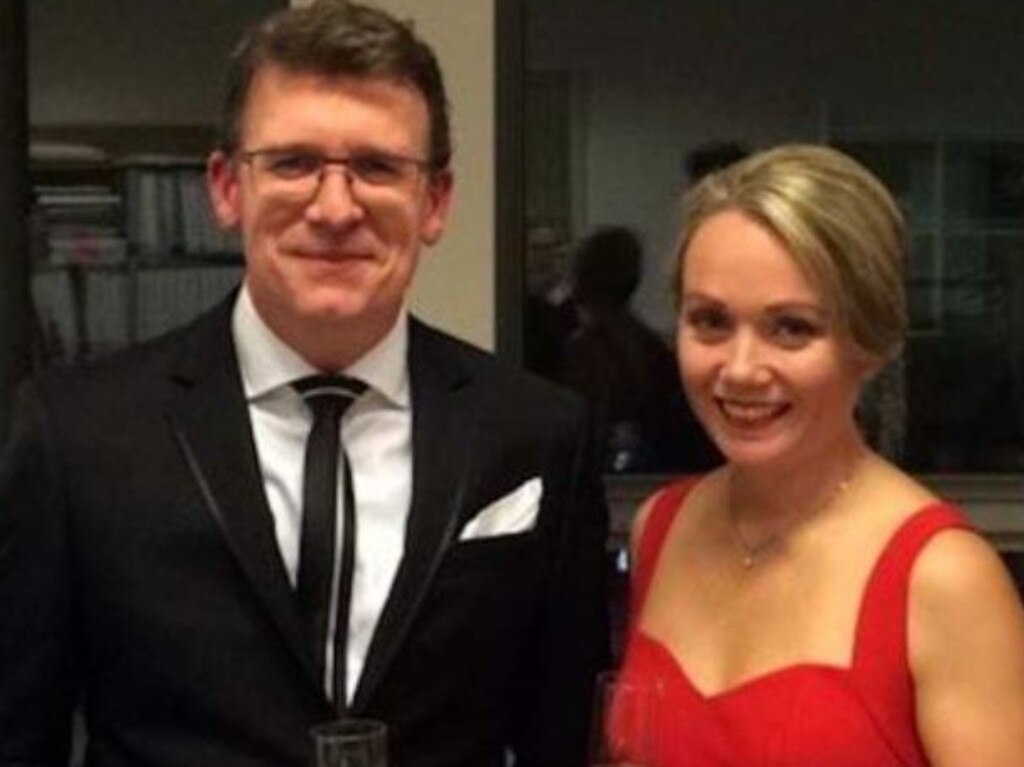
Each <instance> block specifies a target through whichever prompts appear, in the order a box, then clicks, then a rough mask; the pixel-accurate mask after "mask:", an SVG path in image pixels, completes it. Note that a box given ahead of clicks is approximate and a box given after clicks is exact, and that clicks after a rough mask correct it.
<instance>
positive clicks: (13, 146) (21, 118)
mask: <svg viewBox="0 0 1024 767" xmlns="http://www.w3.org/2000/svg"><path fill="white" fill-rule="evenodd" d="M25 50H26V47H25V4H24V0H4V2H2V3H0V441H2V439H3V437H4V436H5V435H6V433H7V430H8V425H9V424H8V421H9V415H10V404H11V397H12V395H13V392H14V388H15V386H16V385H17V382H18V381H19V380H21V378H22V377H24V376H25V375H26V374H27V373H28V370H29V365H30V351H29V350H30V333H29V317H30V302H29V295H28V291H29V288H28V285H29V280H28V268H29V265H28V216H27V213H28V168H27V151H26V146H27V142H28V127H27V124H28V101H27V92H26V73H25V69H26V67H25V59H26V56H25Z"/></svg>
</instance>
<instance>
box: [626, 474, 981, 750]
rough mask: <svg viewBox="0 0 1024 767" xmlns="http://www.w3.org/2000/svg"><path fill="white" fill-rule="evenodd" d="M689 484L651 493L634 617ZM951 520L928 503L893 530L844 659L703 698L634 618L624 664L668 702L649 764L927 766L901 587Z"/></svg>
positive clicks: (955, 515)
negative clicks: (847, 661)
mask: <svg viewBox="0 0 1024 767" xmlns="http://www.w3.org/2000/svg"><path fill="white" fill-rule="evenodd" d="M691 486H692V484H691V483H678V484H675V485H671V486H669V487H668V488H666V489H665V490H663V491H662V492H661V493H660V495H659V497H658V498H657V499H656V500H655V502H654V506H653V508H652V510H651V512H650V515H649V517H648V520H647V523H646V526H645V528H644V532H643V536H642V538H641V540H640V543H639V548H638V550H637V554H638V562H637V569H636V573H635V578H634V582H633V589H634V597H635V598H634V606H635V609H634V616H638V615H639V613H640V611H639V609H636V608H638V607H639V606H640V605H642V604H643V601H644V598H645V596H646V593H647V588H648V586H649V584H650V580H651V576H652V573H653V570H654V566H655V563H656V561H657V557H658V553H659V551H660V550H661V546H662V543H663V541H664V539H665V535H666V533H667V531H668V529H669V526H670V525H671V523H672V520H673V518H674V516H675V514H676V511H677V510H678V509H679V508H680V506H681V505H682V503H681V501H682V499H683V497H684V496H685V494H686V492H687V490H688V489H689V487H691ZM954 527H959V528H963V527H968V525H967V523H966V521H965V519H964V518H963V516H962V515H961V514H960V513H959V512H958V511H957V510H956V509H954V508H953V507H951V506H949V505H946V504H941V503H935V504H930V505H928V506H926V507H924V508H923V509H921V510H920V511H918V512H917V513H916V514H914V515H913V516H912V517H910V518H909V519H907V520H906V522H904V523H903V524H902V525H901V526H900V528H899V529H898V530H897V531H896V533H895V534H894V535H893V536H892V538H891V540H890V541H889V542H888V543H887V545H886V546H885V548H884V550H883V551H882V554H881V555H880V557H879V559H878V561H877V562H876V564H875V566H874V570H873V571H872V574H871V576H870V578H869V580H868V583H867V587H866V589H865V592H864V594H863V596H862V600H861V605H860V614H859V616H858V619H857V635H856V640H855V644H854V650H853V663H852V666H851V667H850V668H842V667H838V666H830V665H824V664H816V663H801V664H795V665H792V666H786V667H783V668H780V669H777V670H775V671H770V672H768V673H765V674H762V675H760V676H757V677H755V678H753V679H751V680H749V681H746V682H743V683H741V684H739V685H737V686H736V687H733V688H730V689H728V690H725V691H724V692H721V693H718V694H715V695H710V696H706V695H703V694H701V693H700V692H699V691H698V690H697V689H696V688H695V687H694V685H693V684H692V683H691V681H690V679H689V677H687V675H686V670H685V669H684V668H682V667H681V666H680V665H679V664H678V662H677V661H676V659H675V657H674V656H673V655H672V654H671V653H670V652H669V650H668V649H667V648H666V647H665V646H664V645H662V644H661V643H660V642H658V641H657V640H656V639H654V638H652V637H650V636H648V635H646V634H645V633H644V632H643V631H642V630H639V629H638V627H637V626H636V625H634V626H633V627H632V630H631V634H630V638H629V643H628V646H627V649H626V657H625V660H624V662H623V669H622V673H623V674H624V675H625V676H627V677H633V678H635V679H638V680H646V679H658V680H661V684H662V700H663V702H664V704H665V705H664V711H663V717H664V724H663V728H662V730H663V732H664V735H663V737H662V742H661V746H660V751H661V758H660V759H658V760H656V762H655V764H654V765H652V767H712V766H716V767H717V766H719V765H721V766H723V767H724V766H726V765H728V766H729V767H769V766H771V767H775V766H776V765H778V766H779V767H782V766H783V765H785V766H786V767H820V766H821V765H826V764H827V765H828V766H829V767H925V766H926V765H927V763H928V762H927V759H926V758H925V755H924V751H923V748H922V746H921V742H920V740H919V738H918V735H917V729H916V726H915V713H914V690H913V684H912V680H911V676H910V669H909V667H908V665H907V631H906V626H907V593H908V585H909V579H910V570H911V566H912V565H913V563H914V560H915V559H916V557H917V555H918V553H919V552H920V551H921V549H922V547H923V546H924V545H925V543H927V542H928V541H929V540H930V539H931V537H932V536H933V535H935V533H937V532H939V531H940V530H945V529H948V528H954ZM624 735H625V739H626V740H628V734H624Z"/></svg>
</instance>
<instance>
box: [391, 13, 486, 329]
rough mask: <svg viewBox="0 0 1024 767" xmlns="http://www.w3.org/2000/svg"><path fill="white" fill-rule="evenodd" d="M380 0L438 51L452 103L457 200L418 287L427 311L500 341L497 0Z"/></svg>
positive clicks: (417, 301) (416, 295)
mask: <svg viewBox="0 0 1024 767" xmlns="http://www.w3.org/2000/svg"><path fill="white" fill-rule="evenodd" d="M495 1H496V0H429V2H424V0H380V1H379V2H378V4H379V5H380V7H382V8H386V9H388V10H390V11H391V12H393V13H395V14H396V15H397V16H399V17H402V18H411V19H414V20H415V22H416V28H417V30H418V31H419V32H420V34H421V35H422V36H423V38H424V39H426V40H427V41H428V42H429V43H430V44H431V45H432V46H433V48H434V50H435V51H436V52H437V55H438V58H439V59H440V62H441V67H442V69H443V70H444V75H445V84H446V86H447V87H448V98H449V100H450V102H451V108H452V133H453V142H454V146H455V160H454V167H455V206H454V209H453V211H452V217H451V220H450V222H449V227H448V231H447V233H446V235H445V237H444V239H443V240H442V241H441V243H440V244H439V245H438V246H437V247H435V248H434V249H433V250H431V251H428V252H427V253H425V255H424V259H423V261H422V263H421V265H420V273H419V275H418V277H417V282H416V286H415V289H414V291H413V302H412V303H413V309H414V310H415V311H416V312H417V313H418V314H419V315H420V316H422V317H424V318H425V319H427V320H428V321H430V322H433V323H435V324H437V325H440V326H441V327H443V328H445V329H446V330H448V331H449V332H451V333H454V334H455V335H457V336H460V337H462V338H465V339H467V340H469V341H472V342H473V343H476V344H477V345H479V346H483V347H485V348H488V349H491V348H493V347H494V335H495V318H494V295H495V287H494V274H495V269H494V261H495V249H494V243H495V235H494V227H495V220H494V207H495V204H494V133H495V129H494V64H495V62H494V37H495V35H494V16H495V12H494V3H495Z"/></svg>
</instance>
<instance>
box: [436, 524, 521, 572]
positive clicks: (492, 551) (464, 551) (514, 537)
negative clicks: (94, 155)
mask: <svg viewBox="0 0 1024 767" xmlns="http://www.w3.org/2000/svg"><path fill="white" fill-rule="evenodd" d="M539 549H540V539H539V536H538V535H537V534H536V531H533V530H531V531H529V532H525V533H513V534H511V535H495V536H490V537H487V538H474V539H471V540H468V541H460V542H458V543H454V544H452V546H451V547H449V549H448V551H447V552H446V553H445V555H444V559H443V560H442V562H441V569H440V570H439V571H438V573H437V578H438V580H441V581H445V582H448V581H461V580H464V579H472V580H475V581H482V580H489V579H493V578H498V579H504V578H521V577H523V576H524V574H525V573H526V572H529V571H530V570H534V569H536V566H537V564H538V563H539V559H538V557H539Z"/></svg>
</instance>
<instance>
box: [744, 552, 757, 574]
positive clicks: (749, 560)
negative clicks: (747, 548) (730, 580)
mask: <svg viewBox="0 0 1024 767" xmlns="http://www.w3.org/2000/svg"><path fill="white" fill-rule="evenodd" d="M756 564H757V555H756V554H754V553H753V552H748V553H746V554H744V555H743V569H744V570H749V569H750V568H752V567H753V566H754V565H756Z"/></svg>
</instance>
